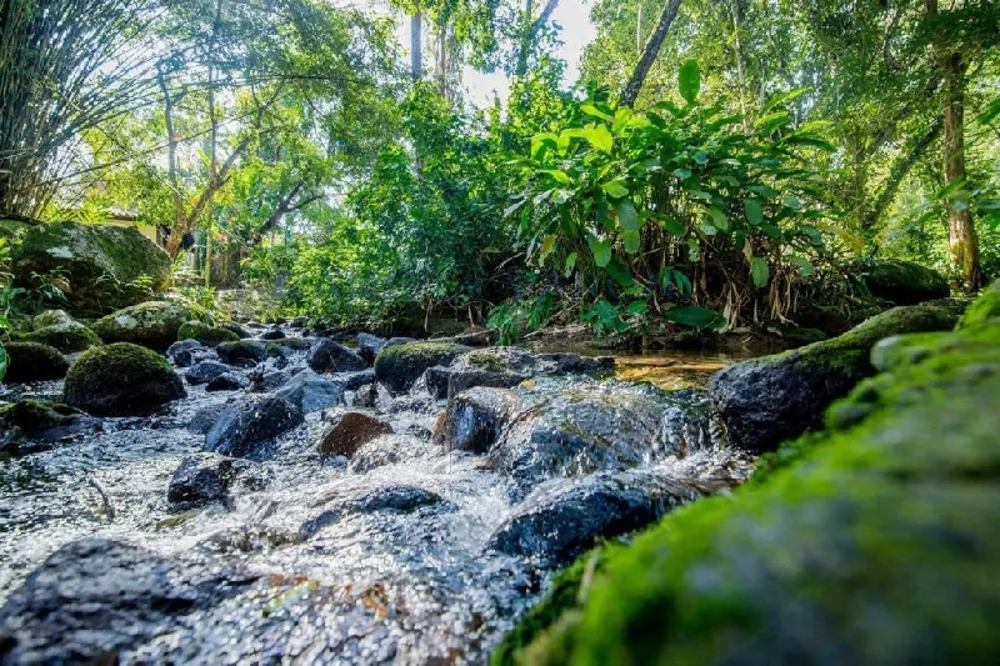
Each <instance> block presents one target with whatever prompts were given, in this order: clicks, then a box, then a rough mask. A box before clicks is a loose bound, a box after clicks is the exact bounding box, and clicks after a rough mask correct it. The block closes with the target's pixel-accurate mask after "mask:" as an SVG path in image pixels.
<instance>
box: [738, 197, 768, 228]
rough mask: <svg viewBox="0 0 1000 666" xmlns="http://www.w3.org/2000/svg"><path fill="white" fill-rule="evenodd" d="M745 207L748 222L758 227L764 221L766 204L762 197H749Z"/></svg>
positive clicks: (744, 204) (744, 203)
mask: <svg viewBox="0 0 1000 666" xmlns="http://www.w3.org/2000/svg"><path fill="white" fill-rule="evenodd" d="M743 207H744V208H745V209H746V212H747V222H749V223H750V224H752V225H753V226H755V227H756V226H759V225H760V224H761V223H762V222H763V221H764V204H763V203H762V202H761V200H760V199H747V200H746V201H744V202H743Z"/></svg>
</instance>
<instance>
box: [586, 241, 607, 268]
mask: <svg viewBox="0 0 1000 666" xmlns="http://www.w3.org/2000/svg"><path fill="white" fill-rule="evenodd" d="M587 244H588V245H590V252H591V254H593V255H594V263H595V264H597V267H598V268H604V267H605V266H607V265H608V264H610V263H611V243H610V242H609V241H606V240H598V239H597V237H596V236H591V237H590V238H589V239H588V240H587Z"/></svg>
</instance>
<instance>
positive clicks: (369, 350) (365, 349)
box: [358, 333, 388, 363]
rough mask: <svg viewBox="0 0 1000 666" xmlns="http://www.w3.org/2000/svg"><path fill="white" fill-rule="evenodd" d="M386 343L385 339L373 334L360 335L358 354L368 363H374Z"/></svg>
mask: <svg viewBox="0 0 1000 666" xmlns="http://www.w3.org/2000/svg"><path fill="white" fill-rule="evenodd" d="M386 342H388V341H387V340H386V339H385V338H380V337H378V336H377V335H372V334H371V333H358V354H359V355H360V356H361V358H363V359H365V360H366V361H368V363H374V362H375V357H376V356H378V353H379V352H380V351H382V348H383V347H385V344H386Z"/></svg>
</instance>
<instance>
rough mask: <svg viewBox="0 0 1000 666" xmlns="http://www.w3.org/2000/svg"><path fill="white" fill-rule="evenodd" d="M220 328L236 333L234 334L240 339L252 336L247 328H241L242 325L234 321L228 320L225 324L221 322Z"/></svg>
mask: <svg viewBox="0 0 1000 666" xmlns="http://www.w3.org/2000/svg"><path fill="white" fill-rule="evenodd" d="M222 328H224V329H226V330H227V331H232V332H233V333H235V334H236V336H237V337H238V338H239V339H240V340H246V339H247V338H252V337H253V335H252V334H251V333H250V331H248V330H247V329H245V328H243V327H242V326H240V325H239V324H237V323H235V322H229V323H227V324H223V325H222Z"/></svg>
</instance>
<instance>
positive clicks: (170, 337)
mask: <svg viewBox="0 0 1000 666" xmlns="http://www.w3.org/2000/svg"><path fill="white" fill-rule="evenodd" d="M194 315H195V312H194V311H193V310H192V309H191V308H189V307H188V306H186V305H184V304H182V303H176V302H173V301H147V302H145V303H139V304H138V305H133V306H131V307H128V308H125V309H123V310H118V311H117V312H114V313H112V314H110V315H108V316H107V317H104V318H102V319H99V320H97V322H95V323H94V326H93V329H94V332H95V333H97V335H98V336H100V338H101V339H102V340H104V342H107V343H112V342H130V343H132V344H136V345H139V346H141V347H147V348H149V349H153V350H156V351H165V350H166V349H167V348H168V347H170V345H172V344H173V343H175V342H177V334H178V331H179V330H180V328H181V326H183V325H184V322H187V321H190V320H192V319H194V318H195V316H194Z"/></svg>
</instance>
